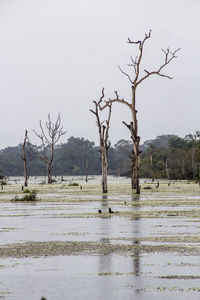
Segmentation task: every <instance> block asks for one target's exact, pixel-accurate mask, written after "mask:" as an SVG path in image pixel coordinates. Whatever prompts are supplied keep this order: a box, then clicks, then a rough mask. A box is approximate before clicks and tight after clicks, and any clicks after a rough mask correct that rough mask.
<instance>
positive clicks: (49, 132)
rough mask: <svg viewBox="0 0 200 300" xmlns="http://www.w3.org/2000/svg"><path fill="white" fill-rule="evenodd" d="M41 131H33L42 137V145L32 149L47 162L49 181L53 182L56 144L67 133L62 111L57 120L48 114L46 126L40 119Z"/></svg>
mask: <svg viewBox="0 0 200 300" xmlns="http://www.w3.org/2000/svg"><path fill="white" fill-rule="evenodd" d="M39 124H40V133H37V132H36V131H35V130H33V132H34V133H35V135H36V136H37V137H38V138H39V139H40V142H41V146H40V147H39V148H38V147H31V149H32V151H33V152H34V153H35V154H36V155H37V156H38V157H39V158H40V159H41V160H42V161H43V162H44V163H45V165H46V167H47V176H48V183H49V184H51V183H52V165H53V161H54V152H55V146H56V144H57V143H58V141H59V139H60V137H61V136H62V135H64V134H65V133H66V131H63V127H62V126H61V117H60V113H59V114H58V117H57V119H56V122H55V123H53V122H52V121H51V116H50V114H48V121H47V122H46V124H45V125H46V128H44V127H43V126H42V121H41V120H40V122H39Z"/></svg>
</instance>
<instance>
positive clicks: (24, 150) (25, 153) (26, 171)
mask: <svg viewBox="0 0 200 300" xmlns="http://www.w3.org/2000/svg"><path fill="white" fill-rule="evenodd" d="M27 147H28V149H29V150H28V151H27ZM28 157H29V165H28ZM21 159H22V160H23V161H24V186H28V179H29V177H30V174H31V162H32V155H31V151H30V148H29V143H28V131H27V130H25V136H24V142H23V144H22V155H21Z"/></svg>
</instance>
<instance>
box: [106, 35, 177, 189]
mask: <svg viewBox="0 0 200 300" xmlns="http://www.w3.org/2000/svg"><path fill="white" fill-rule="evenodd" d="M150 37H151V30H150V31H149V33H148V34H145V37H144V39H143V40H141V41H140V40H138V41H132V40H131V39H130V38H128V43H129V44H131V45H134V46H135V45H136V46H138V50H139V55H138V56H136V58H135V59H134V58H133V57H131V63H130V64H128V66H129V67H132V68H133V73H134V76H133V79H132V76H131V75H129V73H126V72H124V71H123V70H122V69H121V68H120V67H119V69H120V71H121V72H122V73H123V74H124V75H125V76H126V77H127V78H128V80H129V82H130V83H131V91H132V95H131V101H130V102H129V101H127V100H124V99H122V98H119V96H118V93H117V91H116V92H115V95H116V97H115V98H114V99H110V100H109V103H113V102H118V103H121V104H124V105H126V106H127V107H128V108H129V109H130V111H131V116H132V120H131V122H130V124H127V123H126V122H123V124H124V125H125V126H126V127H127V128H128V129H129V130H130V133H131V139H132V141H133V150H132V153H131V165H132V188H133V189H136V193H137V194H140V186H139V168H140V154H141V151H140V147H139V145H140V136H139V135H138V120H137V110H136V91H137V88H138V86H139V85H140V84H141V83H143V82H144V81H145V80H146V79H148V78H149V77H151V76H152V75H158V76H160V77H164V78H168V79H172V77H170V76H168V75H166V74H164V73H163V69H164V68H165V67H166V66H167V65H168V64H169V63H170V62H171V61H172V60H173V59H175V58H176V57H177V56H176V54H177V52H178V51H179V50H180V49H177V50H175V51H173V52H172V51H170V49H169V48H167V49H166V50H164V49H162V52H163V54H164V61H163V63H162V65H161V66H160V67H158V68H157V69H155V70H154V71H148V70H147V69H144V73H143V75H141V63H142V58H143V48H144V45H145V42H146V41H147V40H148V39H149V38H150Z"/></svg>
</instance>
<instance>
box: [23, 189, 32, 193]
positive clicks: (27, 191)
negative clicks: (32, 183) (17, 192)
mask: <svg viewBox="0 0 200 300" xmlns="http://www.w3.org/2000/svg"><path fill="white" fill-rule="evenodd" d="M23 193H24V194H30V193H31V191H30V190H29V189H25V190H24V191H23Z"/></svg>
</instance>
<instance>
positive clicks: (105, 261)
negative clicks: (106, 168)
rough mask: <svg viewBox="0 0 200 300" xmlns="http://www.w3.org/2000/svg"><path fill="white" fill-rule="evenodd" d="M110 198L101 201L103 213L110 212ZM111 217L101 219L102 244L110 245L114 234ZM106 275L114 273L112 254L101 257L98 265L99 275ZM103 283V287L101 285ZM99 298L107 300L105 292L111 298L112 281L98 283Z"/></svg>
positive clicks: (106, 197)
mask: <svg viewBox="0 0 200 300" xmlns="http://www.w3.org/2000/svg"><path fill="white" fill-rule="evenodd" d="M108 206H109V205H108V196H107V195H102V201H101V210H102V212H108ZM110 218H111V216H108V217H106V218H99V220H100V223H99V228H100V235H101V236H100V242H102V243H107V244H109V243H110V236H111V233H112V228H111V222H110V221H111V219H110ZM105 273H112V254H106V255H99V263H98V274H99V275H103V274H105ZM101 282H102V285H101V284H100V283H101ZM98 290H99V292H98V297H99V299H103V298H104V299H105V294H104V293H105V291H106V298H109V299H110V298H111V295H112V291H113V287H112V281H110V280H108V278H107V279H106V280H103V281H100V282H98Z"/></svg>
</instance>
